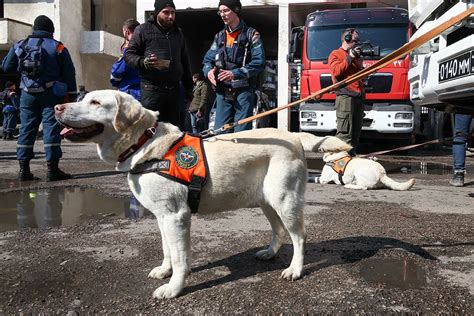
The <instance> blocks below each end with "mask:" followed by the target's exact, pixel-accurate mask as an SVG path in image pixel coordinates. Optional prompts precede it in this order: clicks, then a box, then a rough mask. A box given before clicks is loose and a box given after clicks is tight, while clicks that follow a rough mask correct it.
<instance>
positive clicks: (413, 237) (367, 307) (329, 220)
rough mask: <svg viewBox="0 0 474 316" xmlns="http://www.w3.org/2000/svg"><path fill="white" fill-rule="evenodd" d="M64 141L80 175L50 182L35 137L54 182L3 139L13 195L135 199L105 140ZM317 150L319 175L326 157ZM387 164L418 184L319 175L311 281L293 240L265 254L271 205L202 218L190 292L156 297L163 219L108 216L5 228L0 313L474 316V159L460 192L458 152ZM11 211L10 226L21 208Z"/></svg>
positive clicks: (6, 186)
mask: <svg viewBox="0 0 474 316" xmlns="http://www.w3.org/2000/svg"><path fill="white" fill-rule="evenodd" d="M62 148H63V151H64V157H63V159H62V160H61V163H60V167H61V168H63V169H64V170H65V171H67V172H71V173H72V174H74V175H75V176H76V178H75V179H72V180H68V181H62V182H46V181H44V179H45V177H46V167H45V165H46V164H45V162H44V153H43V147H42V142H41V141H37V143H36V147H35V150H36V152H37V159H35V160H33V161H32V162H31V168H32V171H33V173H34V174H35V175H36V176H39V177H40V178H41V179H42V180H39V181H31V182H23V183H20V182H18V181H16V180H15V179H16V176H17V172H18V163H17V161H16V160H15V142H12V141H10V142H6V141H1V142H0V194H1V196H6V194H12V193H15V192H16V193H18V192H20V193H21V192H24V191H28V192H41V191H42V190H59V189H74V188H81V189H96V190H98V192H99V194H100V195H103V196H104V197H108V198H111V199H123V200H125V201H127V200H128V199H129V198H130V197H131V193H130V190H129V189H128V185H127V183H126V177H125V175H123V174H117V173H114V172H113V168H112V167H111V166H109V165H106V164H105V163H103V162H101V161H100V160H99V158H98V156H97V153H96V148H95V145H92V144H71V143H67V142H65V143H63V147H62ZM369 149H370V148H369ZM308 158H309V166H311V167H312V168H313V169H317V166H318V165H320V157H319V156H318V155H308ZM378 158H379V159H380V161H381V162H382V163H383V164H386V165H387V168H388V166H390V174H391V177H393V178H394V179H397V180H400V181H402V180H407V179H408V178H409V177H414V178H416V181H417V182H416V184H415V186H414V188H413V189H411V190H410V191H405V192H396V191H390V190H385V189H384V190H374V191H353V190H348V189H344V188H343V187H342V186H337V185H320V184H315V183H308V187H307V192H306V199H307V202H306V203H307V205H306V207H305V224H306V230H307V233H308V237H307V243H306V255H305V267H304V276H303V278H301V279H300V280H297V281H294V282H289V281H285V280H282V279H280V273H281V271H282V270H283V269H284V268H285V267H287V266H288V265H289V263H290V260H291V254H292V246H291V242H290V240H289V238H287V243H286V244H285V245H284V246H283V248H282V250H281V251H280V253H279V255H278V257H277V258H276V259H274V260H271V261H257V260H256V259H255V256H254V255H255V252H257V251H258V250H260V249H262V248H263V247H266V246H267V244H268V242H269V241H270V238H271V232H270V226H269V224H268V222H267V220H266V219H265V217H264V215H263V214H262V212H261V211H260V210H258V209H240V210H237V211H231V212H224V213H219V214H214V215H207V216H203V215H199V214H198V215H196V216H193V221H192V237H191V238H192V246H191V247H192V253H193V263H192V272H191V274H190V275H189V277H188V278H187V281H186V287H185V289H184V292H183V293H182V295H180V296H179V297H177V298H175V299H170V300H155V299H153V298H152V293H153V291H154V289H156V288H157V287H159V286H160V285H162V284H164V283H165V282H167V281H166V280H155V279H147V275H148V272H149V271H150V270H151V269H152V268H154V267H155V266H157V265H159V264H160V262H161V259H162V251H161V241H160V234H159V231H158V226H157V224H156V221H155V219H154V218H153V216H152V215H144V216H143V217H140V218H138V219H130V218H126V217H124V216H121V214H119V212H118V211H117V212H111V211H110V210H107V211H104V212H103V213H99V214H97V216H90V217H86V218H85V220H82V221H80V222H77V223H71V224H67V225H66V224H64V225H62V226H59V227H52V228H26V229H15V230H6V231H4V232H2V233H0V284H1V285H0V314H19V313H34V314H38V313H61V314H63V313H67V314H69V315H75V314H83V313H87V314H95V313H127V314H128V313H144V314H230V313H232V314H254V313H259V314H260V313H262V314H293V313H294V314H302V313H330V314H333V313H338V314H343V313H344V314H346V313H347V314H381V313H424V314H466V315H468V314H471V315H472V314H474V299H473V298H474V263H473V262H474V207H473V206H474V203H473V202H474V177H473V171H471V170H474V169H473V167H474V159H473V158H468V159H467V163H468V170H469V171H471V172H470V173H468V174H467V175H466V183H467V185H466V186H465V187H462V188H455V187H451V186H449V184H448V181H449V179H450V177H451V172H450V164H451V156H450V153H449V151H447V150H441V151H430V150H418V151H413V152H409V153H404V154H402V155H384V156H380V157H378ZM312 171H313V172H317V170H312ZM30 196H31V195H30ZM0 200H3V201H5V200H4V199H3V198H0ZM89 202H91V201H89ZM92 202H94V201H92ZM2 204H3V203H2ZM68 205H72V204H68ZM71 207H72V206H71ZM0 209H1V211H0V223H1V222H2V221H7V220H8V219H7V214H10V215H11V211H12V210H11V209H10V210H8V209H2V208H1V207H0ZM67 211H68V210H65V209H63V210H62V213H63V214H66V213H67ZM10 215H8V216H10ZM14 217H15V216H14ZM18 218H19V217H18ZM10 220H11V218H10ZM13 220H15V218H13ZM63 223H64V221H63Z"/></svg>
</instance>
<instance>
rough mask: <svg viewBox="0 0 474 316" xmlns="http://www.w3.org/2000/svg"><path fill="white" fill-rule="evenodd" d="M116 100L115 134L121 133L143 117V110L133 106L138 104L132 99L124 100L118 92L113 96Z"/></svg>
mask: <svg viewBox="0 0 474 316" xmlns="http://www.w3.org/2000/svg"><path fill="white" fill-rule="evenodd" d="M115 98H116V100H117V113H116V114H115V118H114V123H113V124H114V128H115V130H116V131H117V132H119V133H123V132H124V131H125V130H127V129H128V128H129V127H131V126H132V125H133V124H134V123H136V122H137V121H139V120H140V119H141V118H142V116H143V115H144V112H143V109H142V108H141V107H140V106H137V105H136V104H134V103H135V102H137V103H138V101H136V100H135V99H133V98H132V97H130V98H126V97H124V96H122V95H121V93H120V92H117V93H116V94H115Z"/></svg>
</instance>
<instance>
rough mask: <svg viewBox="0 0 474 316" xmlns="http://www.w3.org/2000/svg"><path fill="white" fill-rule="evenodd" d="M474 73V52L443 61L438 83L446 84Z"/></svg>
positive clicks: (439, 70)
mask: <svg viewBox="0 0 474 316" xmlns="http://www.w3.org/2000/svg"><path fill="white" fill-rule="evenodd" d="M473 73H474V51H469V52H467V53H464V54H462V55H459V56H456V57H454V58H451V59H448V60H446V61H443V62H442V63H440V64H439V69H438V81H439V82H445V81H449V80H452V79H456V78H461V77H466V76H470V75H472V74H473Z"/></svg>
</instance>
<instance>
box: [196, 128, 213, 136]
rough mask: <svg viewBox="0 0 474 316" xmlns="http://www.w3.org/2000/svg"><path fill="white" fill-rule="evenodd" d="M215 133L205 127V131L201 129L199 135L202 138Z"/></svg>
mask: <svg viewBox="0 0 474 316" xmlns="http://www.w3.org/2000/svg"><path fill="white" fill-rule="evenodd" d="M214 135H215V133H214V130H213V129H212V128H210V129H207V130H205V131H202V132H200V133H199V136H201V137H202V138H205V137H211V136H214Z"/></svg>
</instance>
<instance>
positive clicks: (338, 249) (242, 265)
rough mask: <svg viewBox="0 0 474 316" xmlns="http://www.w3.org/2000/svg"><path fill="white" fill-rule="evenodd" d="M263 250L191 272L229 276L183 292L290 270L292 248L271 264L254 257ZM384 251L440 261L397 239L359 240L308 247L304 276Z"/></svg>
mask: <svg viewBox="0 0 474 316" xmlns="http://www.w3.org/2000/svg"><path fill="white" fill-rule="evenodd" d="M261 249H262V248H253V249H249V250H247V251H245V252H242V253H239V254H236V255H232V256H230V257H227V258H224V259H221V260H218V261H214V262H209V263H208V264H205V265H201V266H199V267H195V268H193V269H192V272H193V273H196V272H199V271H204V270H208V269H212V268H216V267H227V268H228V269H229V271H230V274H229V275H226V276H224V277H222V278H219V279H214V280H212V281H208V282H204V283H201V284H196V285H193V286H188V287H186V288H185V289H184V293H183V294H188V293H192V292H195V291H199V290H203V289H207V288H211V287H214V286H217V285H222V284H225V283H227V282H232V281H236V280H239V279H243V278H247V277H252V276H255V275H257V274H259V273H262V272H270V271H274V270H284V269H286V268H287V267H288V265H289V262H290V261H291V257H292V251H293V247H292V246H291V245H284V246H283V247H282V248H281V250H280V252H279V254H278V256H277V258H275V259H274V260H271V261H259V260H255V253H256V252H257V251H258V250H261ZM381 249H403V250H405V251H407V252H410V253H413V254H416V255H418V256H420V257H422V258H423V259H428V260H437V258H436V257H434V256H432V255H431V254H430V253H429V252H427V251H426V250H424V249H423V248H422V247H420V246H418V245H414V244H410V243H407V242H404V241H401V240H398V239H394V238H380V237H368V236H358V237H350V238H342V239H335V240H328V241H322V242H317V243H306V252H305V269H304V274H305V275H309V274H312V273H314V272H316V271H319V270H321V269H324V268H327V267H330V266H334V265H341V264H346V263H353V262H357V261H360V260H363V259H366V258H370V257H372V256H374V255H376V254H377V252H378V251H379V250H381Z"/></svg>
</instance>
